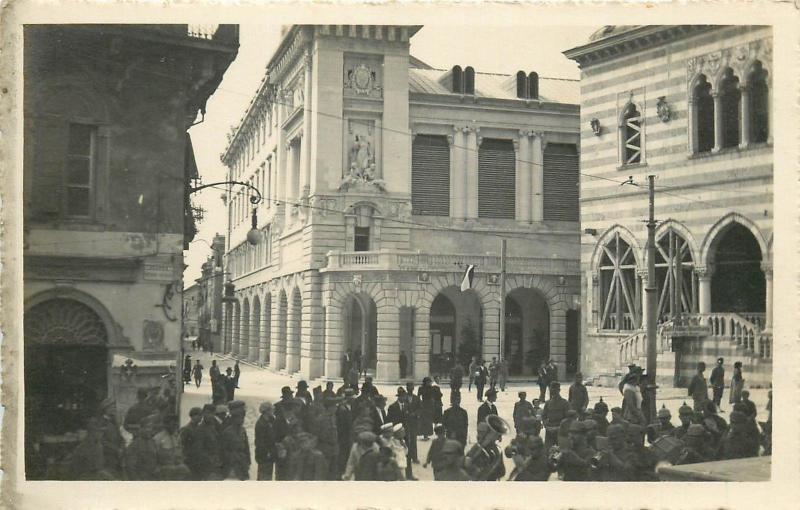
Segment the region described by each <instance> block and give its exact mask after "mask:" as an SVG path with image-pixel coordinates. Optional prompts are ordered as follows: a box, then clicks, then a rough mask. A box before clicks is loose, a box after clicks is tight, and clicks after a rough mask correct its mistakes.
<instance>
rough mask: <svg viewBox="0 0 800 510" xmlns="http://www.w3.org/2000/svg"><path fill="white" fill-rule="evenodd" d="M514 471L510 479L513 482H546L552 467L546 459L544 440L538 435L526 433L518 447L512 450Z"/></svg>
mask: <svg viewBox="0 0 800 510" xmlns="http://www.w3.org/2000/svg"><path fill="white" fill-rule="evenodd" d="M512 459H513V461H514V472H512V476H511V478H510V480H513V481H515V482H546V481H547V480H548V479H549V478H550V473H552V468H551V467H550V464H549V463H548V461H547V452H546V451H545V448H544V442H543V441H542V438H541V437H539V436H538V435H530V434H529V435H526V436H525V437H524V439H522V440H521V443H520V447H519V449H517V450H515V451H514V452H513V457H512Z"/></svg>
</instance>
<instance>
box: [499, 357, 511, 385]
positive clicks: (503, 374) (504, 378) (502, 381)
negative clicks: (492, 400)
mask: <svg viewBox="0 0 800 510" xmlns="http://www.w3.org/2000/svg"><path fill="white" fill-rule="evenodd" d="M507 382H508V360H507V359H506V358H502V359H501V360H500V362H499V363H498V367H497V383H498V384H499V385H500V391H506V383H507Z"/></svg>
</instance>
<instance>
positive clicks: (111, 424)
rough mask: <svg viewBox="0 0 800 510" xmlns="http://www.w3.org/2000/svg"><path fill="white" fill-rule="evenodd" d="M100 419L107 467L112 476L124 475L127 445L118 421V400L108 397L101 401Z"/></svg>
mask: <svg viewBox="0 0 800 510" xmlns="http://www.w3.org/2000/svg"><path fill="white" fill-rule="evenodd" d="M99 411H100V412H99V416H98V420H99V422H100V430H101V431H102V438H101V441H102V443H103V455H104V457H105V469H106V471H108V472H109V473H111V475H112V476H114V477H116V478H119V477H121V476H122V452H123V449H124V447H125V440H124V439H122V434H121V433H120V431H119V424H118V423H117V402H116V401H115V400H114V399H113V398H112V397H108V398H106V399H105V400H103V401H102V402H100V408H99Z"/></svg>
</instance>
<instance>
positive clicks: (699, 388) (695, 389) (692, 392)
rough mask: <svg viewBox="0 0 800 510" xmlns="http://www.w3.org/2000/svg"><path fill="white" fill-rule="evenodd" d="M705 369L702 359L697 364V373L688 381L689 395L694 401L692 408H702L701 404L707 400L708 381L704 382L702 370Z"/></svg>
mask: <svg viewBox="0 0 800 510" xmlns="http://www.w3.org/2000/svg"><path fill="white" fill-rule="evenodd" d="M705 371H706V364H705V363H703V362H702V361H701V362H699V363H698V364H697V373H696V374H694V377H692V380H691V382H690V383H689V396H690V397H692V400H693V401H694V410H695V411H701V412H702V410H703V405H704V403H705V401H706V400H708V383H707V382H706V378H705V376H703V372H705Z"/></svg>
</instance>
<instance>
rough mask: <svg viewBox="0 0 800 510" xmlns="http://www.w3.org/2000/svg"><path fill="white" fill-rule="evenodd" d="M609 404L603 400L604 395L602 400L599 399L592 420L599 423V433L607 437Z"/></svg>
mask: <svg viewBox="0 0 800 510" xmlns="http://www.w3.org/2000/svg"><path fill="white" fill-rule="evenodd" d="M607 416H608V405H607V404H606V403H605V402H603V397H600V401H598V402H597V403H596V404H595V405H594V412H593V413H592V420H594V421H595V423H597V435H598V436H603V437H605V435H606V431H607V430H608V425H609V423H608V418H606V417H607Z"/></svg>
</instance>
